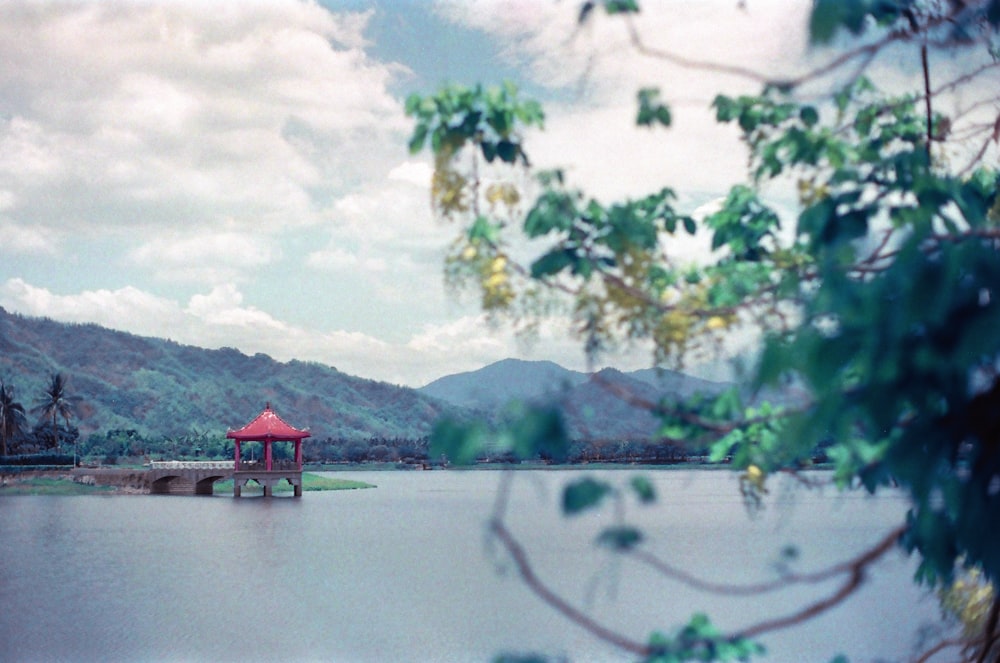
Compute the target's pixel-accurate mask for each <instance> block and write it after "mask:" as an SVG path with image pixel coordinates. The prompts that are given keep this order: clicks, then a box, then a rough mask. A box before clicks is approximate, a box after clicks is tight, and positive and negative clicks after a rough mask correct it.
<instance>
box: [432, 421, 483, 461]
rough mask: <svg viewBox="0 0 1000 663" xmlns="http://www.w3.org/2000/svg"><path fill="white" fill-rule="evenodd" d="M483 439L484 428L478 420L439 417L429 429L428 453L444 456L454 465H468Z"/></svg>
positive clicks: (481, 445)
mask: <svg viewBox="0 0 1000 663" xmlns="http://www.w3.org/2000/svg"><path fill="white" fill-rule="evenodd" d="M485 440H486V428H485V426H484V425H483V424H481V423H479V422H475V423H471V424H469V423H463V422H458V421H456V420H454V419H450V418H444V419H440V420H439V421H437V422H436V423H435V424H434V428H433V430H432V431H431V436H430V446H429V449H430V455H431V456H432V457H438V456H444V457H445V458H447V459H448V460H449V461H451V462H452V463H455V464H456V465H468V464H470V463H472V462H473V461H475V459H476V456H477V455H478V454H479V452H480V451H481V450H482V448H483V446H484V442H485Z"/></svg>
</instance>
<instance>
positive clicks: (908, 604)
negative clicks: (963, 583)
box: [0, 470, 938, 663]
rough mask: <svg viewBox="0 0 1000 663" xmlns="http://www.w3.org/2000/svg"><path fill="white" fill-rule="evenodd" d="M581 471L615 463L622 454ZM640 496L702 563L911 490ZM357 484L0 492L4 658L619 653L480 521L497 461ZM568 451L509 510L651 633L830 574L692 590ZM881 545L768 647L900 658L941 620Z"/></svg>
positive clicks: (700, 486) (567, 592)
mask: <svg viewBox="0 0 1000 663" xmlns="http://www.w3.org/2000/svg"><path fill="white" fill-rule="evenodd" d="M596 474H598V475H600V476H602V477H604V478H607V479H609V480H612V481H615V482H621V483H622V484H623V485H624V483H625V482H626V481H627V480H628V478H629V477H630V476H632V473H631V472H630V471H625V470H617V471H606V472H597V473H596ZM643 474H645V475H646V476H648V477H650V478H651V479H652V480H653V482H654V484H655V486H656V488H657V490H658V493H659V501H658V503H657V504H656V505H654V506H652V507H648V506H645V507H643V506H639V505H636V504H635V503H634V502H629V503H628V504H627V508H626V510H625V514H624V517H625V519H626V520H627V521H628V522H630V523H634V524H638V525H640V526H642V527H644V528H645V529H646V533H647V535H648V546H649V548H650V549H652V550H655V551H656V552H657V553H658V554H659V555H661V556H662V557H663V558H665V559H668V560H670V561H671V562H673V563H674V564H677V565H679V566H682V567H683V568H685V569H686V570H687V571H689V572H691V573H694V574H699V575H702V576H704V577H706V578H709V579H713V580H717V581H729V582H748V581H754V580H763V579H768V578H772V577H774V576H775V573H776V572H775V563H776V562H777V560H779V558H780V553H781V551H782V549H783V548H784V547H785V546H786V545H787V544H791V543H794V544H795V545H796V546H797V547H798V550H799V557H798V560H797V561H796V562H795V563H794V564H795V569H796V570H801V571H806V570H816V569H820V568H823V567H825V566H827V565H829V564H831V563H833V562H836V561H841V560H843V559H845V558H847V557H850V556H852V555H853V554H856V553H857V552H859V551H861V550H863V549H864V548H866V547H869V546H871V545H873V544H874V543H876V542H877V541H879V540H881V538H882V537H883V536H884V535H885V534H886V533H887V531H888V530H889V529H891V528H892V527H893V526H894V525H895V524H898V523H899V522H900V519H901V518H902V516H903V514H904V513H905V509H906V504H905V501H904V500H903V499H902V498H901V497H899V496H898V495H892V494H887V495H885V496H880V497H879V498H877V499H872V498H869V497H866V496H865V495H864V494H863V493H861V492H855V493H847V494H840V493H838V492H837V491H836V490H834V489H833V488H826V489H824V490H822V491H805V490H802V489H800V488H798V487H796V486H795V485H793V483H792V482H790V481H788V482H786V483H781V482H776V483H775V484H774V485H773V486H772V493H771V495H770V496H769V498H768V501H767V505H766V507H765V509H764V510H763V511H762V512H760V513H758V514H757V515H756V516H751V515H749V514H748V512H747V511H746V509H745V508H744V505H743V503H742V501H741V499H740V495H739V490H738V484H737V481H736V478H735V476H734V475H732V474H730V473H728V472H706V471H647V472H643ZM336 476H338V477H343V478H350V479H358V480H362V481H367V482H369V483H373V484H376V485H377V486H378V487H377V488H374V489H368V490H355V491H336V492H326V493H306V494H305V496H304V497H302V498H301V499H294V498H291V497H277V498H271V499H264V498H260V497H250V498H246V497H244V498H241V499H233V498H231V497H227V496H215V497H181V496H130V495H120V496H85V497H28V496H21V497H14V496H12V497H4V498H2V499H0V542H2V543H0V551H2V556H0V660H3V661H82V662H89V661H275V660H286V661H334V662H355V661H357V662H366V661H445V662H451V661H490V660H491V659H492V657H493V656H494V655H496V654H498V653H501V652H527V651H540V652H545V653H548V654H550V655H556V656H560V655H562V656H566V657H567V658H569V659H571V660H573V661H609V660H629V657H627V656H622V655H620V654H617V653H616V652H614V651H613V650H610V649H608V648H607V647H606V646H604V645H602V644H601V643H600V642H597V641H595V640H594V639H593V638H591V637H590V636H588V635H587V634H586V633H584V632H583V631H582V630H580V629H579V628H578V627H576V626H575V625H573V624H571V623H569V622H568V621H566V620H565V619H563V618H562V617H560V616H559V615H557V614H556V613H555V612H553V611H552V610H551V609H549V608H547V607H545V606H544V605H542V604H541V603H540V602H539V601H538V600H537V599H535V598H533V597H532V596H531V595H530V593H529V592H528V590H527V589H526V588H525V587H524V586H523V584H522V582H521V581H520V580H519V579H518V578H517V577H516V575H515V574H514V572H513V568H512V567H511V566H510V564H509V562H508V560H506V558H505V557H504V556H503V555H502V554H501V552H500V550H499V548H498V546H497V545H496V544H495V542H491V541H490V539H489V537H488V536H487V535H486V520H487V518H488V516H489V514H490V510H491V508H492V505H493V501H494V498H495V496H496V494H497V491H498V487H499V485H500V479H501V473H500V472H492V471H466V472H459V471H434V472H338V473H336ZM574 476H578V473H577V472H576V471H551V472H545V471H519V472H517V473H516V476H515V478H514V483H513V491H512V494H511V498H512V501H511V506H512V513H511V517H510V519H509V523H510V527H511V529H512V530H513V531H514V532H515V533H516V534H517V535H518V536H519V537H520V539H521V541H522V542H523V543H524V545H525V546H526V548H527V549H528V551H529V552H530V554H531V557H532V561H533V562H534V563H535V565H536V567H537V569H538V572H539V573H540V574H541V575H542V577H544V578H545V579H546V580H547V582H549V583H550V584H551V585H552V586H553V587H554V588H556V589H557V590H558V591H560V592H562V593H563V595H564V596H565V597H566V598H568V599H570V600H571V601H573V602H574V603H575V604H576V605H578V606H581V607H583V608H585V609H586V610H587V611H588V612H590V613H591V614H593V615H595V616H596V617H598V618H599V619H601V620H603V621H604V622H606V623H608V624H609V625H612V626H615V627H617V628H620V629H622V630H623V631H624V632H625V633H627V634H629V635H630V636H632V637H634V638H638V639H642V640H645V639H646V637H647V636H648V635H649V633H650V632H652V631H654V630H669V629H672V628H675V627H677V626H679V625H681V624H683V623H686V622H687V620H688V619H689V618H690V616H691V615H692V614H693V613H695V612H699V611H706V612H708V613H709V614H710V615H711V616H712V618H713V621H715V622H716V623H717V624H718V625H719V626H721V627H722V628H724V629H734V628H738V627H741V626H747V625H749V624H752V623H755V622H758V621H760V620H762V619H765V618H768V617H778V616H782V615H785V614H787V613H789V612H791V611H793V610H795V609H796V608H797V607H799V606H802V605H804V604H807V603H811V602H813V601H815V600H817V599H819V598H821V597H823V596H826V595H827V594H828V593H830V592H831V591H832V590H833V589H834V588H835V587H836V584H833V585H830V584H827V585H821V586H814V587H809V588H806V589H803V590H799V589H796V590H794V591H784V592H780V593H777V594H769V595H766V596H764V597H754V598H733V597H718V596H711V595H705V594H703V593H699V592H696V591H694V590H690V589H688V588H686V587H684V586H682V585H678V584H677V583H675V582H672V581H669V580H665V579H663V578H662V577H659V576H657V575H656V574H655V573H653V572H651V571H648V570H646V569H643V568H641V567H639V566H637V565H636V564H635V563H634V562H629V561H627V560H621V559H618V558H616V557H614V556H612V555H609V554H608V553H605V552H601V551H597V550H595V549H594V548H593V546H592V545H591V544H590V542H591V541H592V540H593V538H594V536H595V535H596V533H597V532H599V531H600V530H601V529H602V528H603V527H604V526H607V525H609V524H612V523H614V522H615V517H616V514H615V513H614V509H611V508H606V509H603V510H602V511H601V512H599V513H591V514H585V515H582V516H579V517H576V518H572V519H565V518H562V517H560V516H559V512H558V505H559V500H560V496H561V493H560V487H561V486H562V485H563V484H564V483H565V482H566V481H567V480H570V479H571V478H573V477H574ZM912 572H913V561H912V560H910V559H908V558H906V557H905V556H904V555H903V554H902V553H897V552H895V551H894V552H892V553H890V555H889V556H888V557H887V558H885V559H884V560H883V561H881V562H880V563H879V564H878V565H877V567H876V570H875V573H874V574H873V575H872V577H871V579H870V580H869V581H868V582H867V583H866V584H865V585H864V587H863V588H862V589H861V591H860V592H859V593H858V594H856V595H855V596H854V597H853V598H852V599H851V600H849V601H848V602H847V603H846V604H845V605H844V606H841V607H839V608H837V609H835V610H833V611H832V612H830V613H827V615H826V616H824V617H822V618H821V619H816V620H813V621H811V622H809V623H808V624H807V625H805V626H802V627H797V628H794V629H791V630H787V631H781V632H777V633H775V634H772V635H769V636H767V637H766V638H764V640H763V642H764V644H765V645H766V646H767V647H768V651H769V656H767V657H766V658H764V659H762V660H765V661H781V662H786V661H787V662H789V663H790V662H793V661H794V662H796V663H800V662H802V661H809V660H814V661H823V662H825V661H829V660H830V659H831V658H832V657H833V655H834V654H837V653H844V654H846V655H848V656H849V657H850V660H851V661H852V663H857V662H858V661H875V660H905V659H907V658H909V656H910V655H911V654H912V653H913V651H914V647H915V646H917V644H918V641H917V637H918V630H919V629H920V628H921V627H922V626H926V625H928V624H933V623H935V622H936V621H937V616H938V613H937V605H936V602H935V601H934V599H933V597H930V596H926V595H925V593H924V592H923V591H922V590H921V589H919V588H916V587H915V586H914V585H913V584H912V583H911V581H910V578H911V575H912Z"/></svg>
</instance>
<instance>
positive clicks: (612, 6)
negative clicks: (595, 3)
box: [604, 0, 639, 16]
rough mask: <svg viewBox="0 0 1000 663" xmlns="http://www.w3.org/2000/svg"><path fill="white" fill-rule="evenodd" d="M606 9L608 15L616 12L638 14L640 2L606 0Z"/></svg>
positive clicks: (632, 0) (633, 0)
mask: <svg viewBox="0 0 1000 663" xmlns="http://www.w3.org/2000/svg"><path fill="white" fill-rule="evenodd" d="M604 11H605V12H607V14H608V16H613V15H615V14H638V13H639V3H638V2H636V0H604Z"/></svg>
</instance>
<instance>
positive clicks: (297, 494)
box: [292, 483, 302, 497]
mask: <svg viewBox="0 0 1000 663" xmlns="http://www.w3.org/2000/svg"><path fill="white" fill-rule="evenodd" d="M292 494H293V495H294V496H295V497H302V484H301V483H297V484H295V490H294V491H292Z"/></svg>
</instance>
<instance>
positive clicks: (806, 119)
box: [799, 106, 819, 127]
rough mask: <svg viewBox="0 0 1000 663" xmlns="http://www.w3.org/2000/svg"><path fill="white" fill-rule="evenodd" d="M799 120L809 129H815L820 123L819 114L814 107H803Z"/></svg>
mask: <svg viewBox="0 0 1000 663" xmlns="http://www.w3.org/2000/svg"><path fill="white" fill-rule="evenodd" d="M799 118H800V119H801V120H802V123H803V124H805V125H806V126H807V127H813V126H815V125H816V123H818V122H819V113H818V112H816V109H815V108H814V107H813V106H803V107H802V108H801V109H800V110H799Z"/></svg>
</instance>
